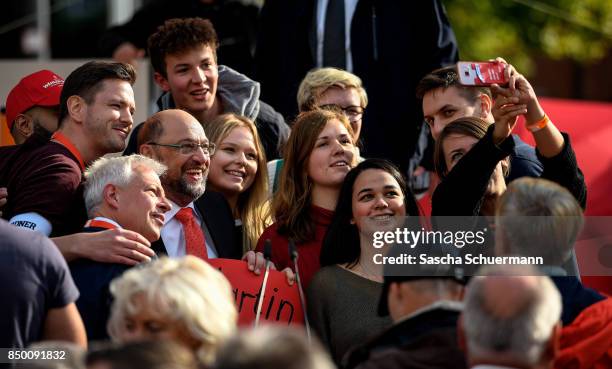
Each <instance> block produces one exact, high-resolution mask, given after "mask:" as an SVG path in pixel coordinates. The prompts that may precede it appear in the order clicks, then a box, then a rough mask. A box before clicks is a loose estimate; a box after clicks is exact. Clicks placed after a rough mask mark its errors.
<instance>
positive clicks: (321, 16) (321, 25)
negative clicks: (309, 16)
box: [316, 0, 359, 72]
mask: <svg viewBox="0 0 612 369" xmlns="http://www.w3.org/2000/svg"><path fill="white" fill-rule="evenodd" d="M328 2H329V0H318V1H317V14H316V16H317V67H318V68H321V67H322V66H323V39H324V38H325V13H326V12H327V3H328ZM358 2H359V0H344V35H345V40H344V46H345V52H346V70H347V71H349V72H352V71H353V55H352V53H351V21H352V20H353V14H355V8H356V7H357V3H358Z"/></svg>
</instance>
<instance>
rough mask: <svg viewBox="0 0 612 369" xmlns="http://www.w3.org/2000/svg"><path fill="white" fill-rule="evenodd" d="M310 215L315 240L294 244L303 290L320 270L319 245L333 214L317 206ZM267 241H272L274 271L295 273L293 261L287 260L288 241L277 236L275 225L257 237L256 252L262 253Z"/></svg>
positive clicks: (313, 207)
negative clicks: (288, 268) (284, 270)
mask: <svg viewBox="0 0 612 369" xmlns="http://www.w3.org/2000/svg"><path fill="white" fill-rule="evenodd" d="M310 215H311V216H312V219H313V221H314V224H315V238H314V239H313V240H311V241H308V242H303V243H296V244H295V246H296V247H297V251H298V254H299V256H298V266H299V268H300V279H301V282H302V286H303V287H304V288H306V287H307V286H308V284H310V280H311V279H312V277H313V276H314V274H315V273H316V272H317V271H318V270H319V269H320V268H321V262H320V260H319V258H320V256H321V245H322V244H323V238H324V237H325V232H327V227H329V225H330V224H331V220H332V217H333V215H334V212H333V211H331V210H327V209H323V208H320V207H318V206H312V207H311V209H310ZM267 239H270V240H271V241H272V262H273V263H274V265H275V266H276V269H278V270H283V269H285V268H287V267H290V268H291V269H292V270H293V271H295V266H294V265H293V261H291V259H290V258H289V239H288V238H287V237H285V236H282V235H279V234H278V226H277V224H276V223H274V224H272V225H271V226H269V227H268V228H266V230H265V231H264V232H263V233H262V235H261V237H259V241H257V248H256V251H259V252H263V245H264V242H265V240H267Z"/></svg>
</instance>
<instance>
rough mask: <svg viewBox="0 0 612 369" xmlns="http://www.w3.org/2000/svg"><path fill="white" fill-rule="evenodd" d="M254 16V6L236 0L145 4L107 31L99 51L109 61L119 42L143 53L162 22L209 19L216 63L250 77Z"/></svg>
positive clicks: (155, 0) (159, 0)
mask: <svg viewBox="0 0 612 369" xmlns="http://www.w3.org/2000/svg"><path fill="white" fill-rule="evenodd" d="M258 12H259V9H258V8H257V7H256V6H255V5H246V4H243V2H242V1H238V0H216V1H212V2H211V4H207V2H204V1H201V0H153V1H147V2H146V5H144V6H143V7H141V8H140V9H138V10H137V11H136V12H135V13H134V16H133V17H132V19H130V20H129V21H128V22H126V23H124V24H122V25H120V26H116V27H112V28H110V29H108V30H107V31H106V32H105V33H104V35H103V36H102V38H101V39H100V42H99V47H100V50H101V52H102V53H103V55H104V56H107V57H111V56H112V54H113V52H114V51H115V49H116V48H117V47H118V46H119V45H120V44H122V43H123V42H131V43H132V44H134V45H135V46H136V47H138V48H141V49H146V48H147V39H148V38H149V36H150V35H151V34H153V33H154V32H155V30H156V29H157V27H159V26H160V25H162V24H163V23H164V21H166V20H168V19H171V18H188V17H200V18H205V19H209V20H210V21H211V22H212V24H213V26H214V27H215V31H216V32H217V36H218V38H219V48H218V49H217V55H218V60H219V62H220V63H222V64H225V65H229V66H230V67H232V68H234V69H237V70H239V71H240V72H242V73H245V74H247V75H252V72H253V55H252V50H253V49H254V48H255V34H256V30H257V15H258Z"/></svg>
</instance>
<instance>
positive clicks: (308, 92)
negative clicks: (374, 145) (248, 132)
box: [268, 68, 368, 191]
mask: <svg viewBox="0 0 612 369" xmlns="http://www.w3.org/2000/svg"><path fill="white" fill-rule="evenodd" d="M297 102H298V108H299V111H300V113H302V112H306V111H310V110H314V109H330V110H337V111H341V112H342V113H343V114H344V115H346V117H347V118H348V120H349V122H350V124H351V127H352V128H353V142H355V143H356V146H357V153H356V155H357V160H358V161H361V160H363V158H361V156H360V155H359V137H360V135H361V125H362V118H363V113H364V111H365V108H366V106H368V95H367V94H366V91H365V89H364V88H363V85H362V83H361V79H360V78H359V77H357V76H356V75H354V74H353V73H349V72H347V71H345V70H342V69H337V68H318V69H314V70H312V71H310V72H308V73H307V74H306V76H305V77H304V79H303V80H302V82H301V83H300V88H299V90H298V94H297ZM282 166H283V161H282V159H281V160H273V161H270V162H269V163H268V177H269V183H270V186H269V187H270V189H271V190H272V191H275V190H276V187H277V185H278V177H279V176H278V174H280V169H281V168H282Z"/></svg>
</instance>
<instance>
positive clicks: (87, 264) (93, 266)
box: [69, 227, 130, 341]
mask: <svg viewBox="0 0 612 369" xmlns="http://www.w3.org/2000/svg"><path fill="white" fill-rule="evenodd" d="M105 230H106V229H105V228H100V227H85V228H83V232H102V231H105ZM69 266H70V273H71V274H72V279H74V283H75V284H76V286H77V288H78V289H79V292H80V295H79V299H78V300H77V301H76V306H77V309H78V310H79V313H80V314H81V317H82V318H83V323H84V324H85V331H86V332H87V340H88V341H97V340H107V339H108V338H109V336H108V333H107V331H106V323H107V322H108V319H109V318H110V310H111V305H112V302H113V299H112V296H111V293H110V291H109V286H110V284H111V282H112V281H113V279H115V278H117V277H120V276H121V275H122V274H123V272H125V271H126V270H128V269H129V268H130V267H129V266H128V265H124V264H113V263H101V262H97V261H93V260H89V259H78V260H75V261H73V262H71V263H70V264H69Z"/></svg>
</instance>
